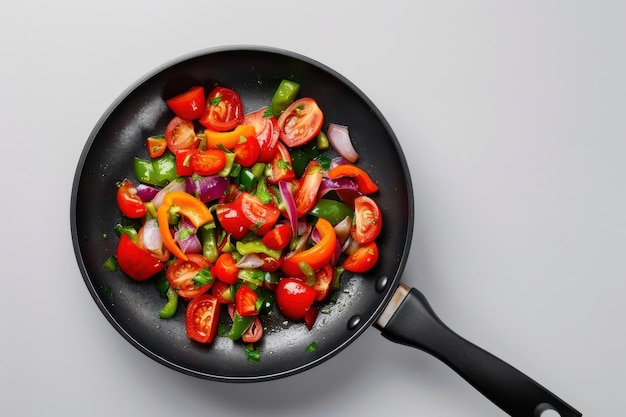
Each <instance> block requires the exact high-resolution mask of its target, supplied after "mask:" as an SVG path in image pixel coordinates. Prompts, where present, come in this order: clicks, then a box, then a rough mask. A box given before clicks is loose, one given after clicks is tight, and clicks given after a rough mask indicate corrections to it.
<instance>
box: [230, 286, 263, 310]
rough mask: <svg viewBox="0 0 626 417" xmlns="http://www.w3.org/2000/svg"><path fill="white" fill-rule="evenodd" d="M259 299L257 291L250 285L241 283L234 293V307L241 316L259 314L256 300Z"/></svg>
mask: <svg viewBox="0 0 626 417" xmlns="http://www.w3.org/2000/svg"><path fill="white" fill-rule="evenodd" d="M258 299H259V296H258V295H257V293H255V292H254V290H252V289H251V288H250V287H248V286H246V285H242V286H241V287H239V289H238V290H237V292H236V293H235V309H236V310H237V313H239V315H240V316H241V317H248V316H255V315H257V314H259V310H257V308H256V302H257V300H258Z"/></svg>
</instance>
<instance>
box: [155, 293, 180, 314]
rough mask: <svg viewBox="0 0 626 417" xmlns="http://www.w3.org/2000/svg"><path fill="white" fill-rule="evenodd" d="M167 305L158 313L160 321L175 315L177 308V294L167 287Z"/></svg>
mask: <svg viewBox="0 0 626 417" xmlns="http://www.w3.org/2000/svg"><path fill="white" fill-rule="evenodd" d="M166 295H167V303H166V304H165V305H164V306H163V308H162V309H161V311H159V317H161V318H162V319H169V318H171V317H172V316H173V315H174V313H176V308H178V294H177V293H176V291H175V290H174V289H173V288H172V287H169V288H168V289H167V293H166Z"/></svg>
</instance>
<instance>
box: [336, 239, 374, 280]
mask: <svg viewBox="0 0 626 417" xmlns="http://www.w3.org/2000/svg"><path fill="white" fill-rule="evenodd" d="M377 261H378V246H377V245H376V242H370V243H366V244H364V245H360V246H359V247H358V248H357V250H356V251H355V252H354V253H353V254H352V255H350V256H348V257H347V258H346V260H345V261H344V262H343V267H344V268H345V270H346V271H350V272H355V273H363V272H367V271H369V270H370V269H372V267H373V266H374V265H376V262H377Z"/></svg>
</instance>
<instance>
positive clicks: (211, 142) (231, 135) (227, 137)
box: [204, 125, 256, 150]
mask: <svg viewBox="0 0 626 417" xmlns="http://www.w3.org/2000/svg"><path fill="white" fill-rule="evenodd" d="M255 133H256V132H255V130H254V126H250V125H239V126H237V127H236V128H235V129H234V130H230V131H228V132H216V131H214V130H209V129H206V130H205V131H204V135H205V136H206V147H207V149H218V148H219V145H221V146H223V147H225V148H226V149H230V150H232V149H233V148H234V147H235V145H237V143H239V138H241V137H242V136H243V137H246V138H247V137H250V136H253V135H254V134H255Z"/></svg>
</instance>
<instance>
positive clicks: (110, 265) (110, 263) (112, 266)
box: [103, 256, 117, 272]
mask: <svg viewBox="0 0 626 417" xmlns="http://www.w3.org/2000/svg"><path fill="white" fill-rule="evenodd" d="M103 266H104V267H105V268H106V269H108V270H109V271H111V272H115V271H117V260H115V256H109V258H108V259H107V260H106V261H104V264H103Z"/></svg>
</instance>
